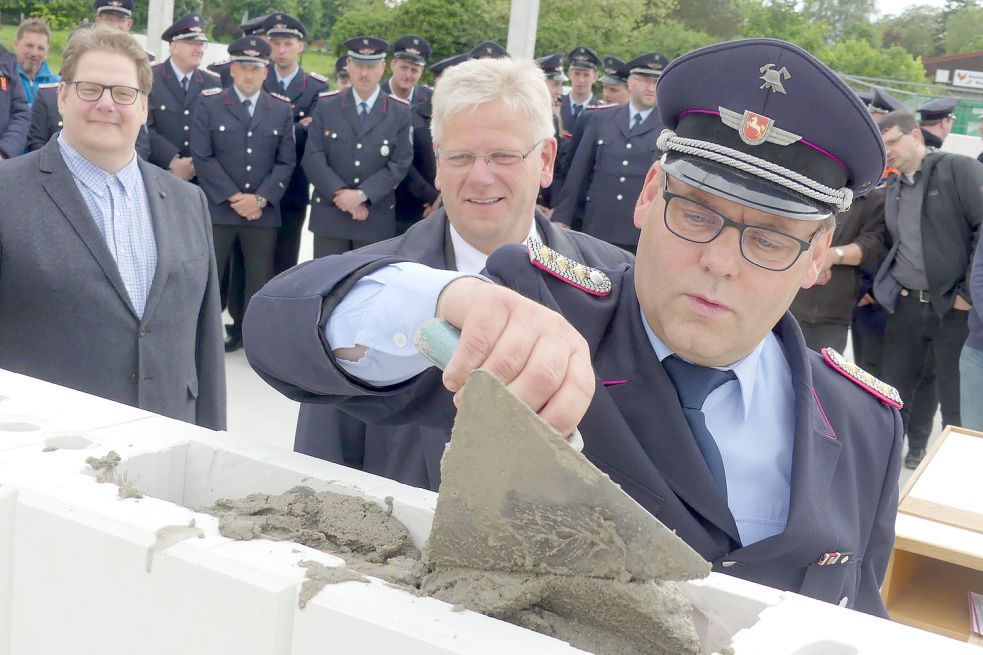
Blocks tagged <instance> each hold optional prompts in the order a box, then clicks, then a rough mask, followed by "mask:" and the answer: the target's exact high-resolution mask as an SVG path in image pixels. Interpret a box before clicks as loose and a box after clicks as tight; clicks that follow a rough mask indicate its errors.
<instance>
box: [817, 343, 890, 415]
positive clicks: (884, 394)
mask: <svg viewBox="0 0 983 655" xmlns="http://www.w3.org/2000/svg"><path fill="white" fill-rule="evenodd" d="M820 352H821V353H822V355H823V359H824V360H826V363H827V364H829V365H830V367H832V368H833V369H834V370H835V371H836V372H837V373H839V374H840V375H842V376H843V377H845V378H846V379H848V380H850V381H851V382H853V383H854V384H855V385H857V386H858V387H860V388H861V389H863V390H864V391H866V392H867V393H869V394H871V395H873V396H874V397H876V398H877V399H878V400H880V401H881V402H882V403H884V404H885V405H890V406H891V407H897V408H898V409H901V407H902V406H903V405H904V403H902V402H901V394H900V393H898V390H897V389H895V388H894V387H892V386H891V385H889V384H887V383H886V382H882V381H880V380H878V379H877V378H875V377H874V376H873V375H871V374H870V373H868V372H867V371H865V370H863V369H862V368H860V367H859V366H857V365H856V364H854V363H853V362H851V361H847V358H846V357H844V356H843V355H841V354H840V353H838V352H836V351H835V350H833V349H832V348H823V349H822V350H821V351H820Z"/></svg>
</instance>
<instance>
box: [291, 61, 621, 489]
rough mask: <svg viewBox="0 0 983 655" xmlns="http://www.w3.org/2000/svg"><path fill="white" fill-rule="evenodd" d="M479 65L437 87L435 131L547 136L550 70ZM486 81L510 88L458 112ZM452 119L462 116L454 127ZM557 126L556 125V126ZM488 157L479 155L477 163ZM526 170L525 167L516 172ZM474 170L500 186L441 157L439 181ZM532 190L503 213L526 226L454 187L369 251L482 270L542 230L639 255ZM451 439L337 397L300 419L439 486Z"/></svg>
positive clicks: (540, 166)
mask: <svg viewBox="0 0 983 655" xmlns="http://www.w3.org/2000/svg"><path fill="white" fill-rule="evenodd" d="M472 67H473V70H472V73H471V75H470V76H468V77H467V78H466V79H463V80H462V79H460V78H454V79H453V80H448V84H447V86H443V85H440V86H438V87H437V88H438V92H437V94H436V95H435V96H434V115H435V120H436V121H438V123H437V125H436V128H435V132H436V133H437V134H440V133H441V131H442V130H447V131H449V130H455V131H457V132H459V133H460V132H463V133H466V134H476V133H479V132H481V131H482V130H489V126H495V127H494V128H493V129H492V130H489V131H500V132H501V135H504V136H507V135H512V137H513V138H514V139H516V140H517V141H518V142H521V144H522V146H521V147H528V143H532V142H533V141H534V140H535V137H536V136H538V135H535V134H530V132H532V129H531V128H530V127H528V126H529V125H538V124H542V126H543V127H544V128H545V125H546V123H547V122H548V121H550V119H551V116H552V111H551V105H552V102H551V98H550V97H549V96H548V95H547V92H546V91H545V85H544V84H543V81H542V78H543V73H542V72H540V70H539V69H538V68H537V67H535V66H533V65H532V64H530V63H522V62H518V61H513V60H511V59H489V60H484V61H482V62H481V63H480V64H479V63H475V64H472ZM481 85H487V86H488V88H491V89H497V90H500V93H495V94H491V95H492V97H493V100H490V101H485V102H483V103H481V104H480V105H479V106H478V109H477V110H475V112H474V114H472V113H471V106H470V105H468V106H466V107H460V106H451V108H450V114H449V115H448V105H449V104H450V103H451V102H452V100H453V99H454V98H456V97H461V96H463V95H465V94H469V93H471V92H473V90H474V88H476V87H480V86H481ZM540 87H542V88H540ZM502 97H504V98H507V99H516V98H519V97H526V98H528V99H529V100H528V102H527V103H526V104H530V105H532V106H534V107H536V109H537V112H536V113H537V116H529V117H528V120H521V121H519V120H516V119H515V117H514V116H513V115H512V114H510V113H509V112H502V111H501V100H495V99H494V98H502ZM489 110H491V111H489ZM518 111H521V109H520V110H518ZM486 114H491V115H493V116H494V115H497V116H498V121H497V123H496V122H493V121H489V120H488V118H487V116H486ZM537 118H538V119H539V120H538V121H537ZM449 123H450V124H452V125H450V126H449V127H445V125H447V124H449ZM479 128H480V129H479ZM548 133H549V134H552V131H550V132H548ZM445 138H446V137H445ZM471 138H472V139H477V138H480V137H471ZM549 141H550V142H551V143H552V144H553V146H554V148H555V143H556V142H555V140H554V139H552V138H550V139H549ZM439 143H440V141H439V140H438V145H439ZM503 143H504V142H503ZM474 149H475V150H476V151H482V150H484V149H485V148H484V147H483V146H482V145H480V144H479V145H476V146H475V148H474ZM547 155H548V156H547ZM554 156H555V149H554V150H551V151H548V152H547V153H545V154H544V155H542V156H541V157H537V160H536V165H535V166H527V167H524V168H523V167H522V164H517V165H516V166H519V168H516V169H515V170H513V168H514V167H508V169H507V170H506V171H504V172H505V173H506V174H505V175H501V177H502V178H503V181H504V180H513V179H514V180H515V181H516V182H517V181H518V180H521V181H522V183H523V186H524V187H528V188H537V189H538V188H541V187H542V186H545V185H548V184H549V180H550V177H551V176H550V173H551V172H552V166H553V163H554ZM484 165H485V164H484V163H482V162H479V161H478V160H477V159H476V160H475V162H474V164H473V165H472V166H474V167H480V166H484ZM516 172H518V173H519V176H518V177H516V176H515V175H514V173H516ZM471 178H475V181H476V182H477V184H476V185H474V187H475V189H482V188H491V187H488V180H486V179H484V178H483V177H482V175H481V173H479V172H478V171H473V172H472V173H470V175H465V176H462V175H461V174H460V172H459V171H457V169H449V168H448V167H447V166H446V165H443V166H441V165H438V173H437V184H438V185H440V186H441V187H442V188H444V189H447V188H448V187H447V186H446V185H450V186H451V187H452V188H453V187H454V186H456V184H455V183H456V182H457V181H458V180H462V179H471ZM514 183H515V182H513V184H514ZM513 188H514V187H513ZM475 189H472V191H474V190H475ZM522 200H523V202H522V204H521V205H516V206H515V207H514V209H515V211H514V213H509V214H508V215H503V216H502V217H501V220H497V221H495V223H497V224H498V225H499V226H500V228H502V227H514V228H516V229H512V230H501V231H498V232H496V233H495V234H494V235H493V236H492V237H491V238H486V236H487V233H483V230H484V229H485V227H484V226H483V225H482V222H483V216H482V215H483V214H485V213H487V210H486V209H481V208H469V207H468V204H469V203H468V201H466V200H465V201H462V200H461V198H460V197H459V196H458V195H457V194H453V193H452V194H450V195H448V196H447V199H446V202H445V206H444V207H441V208H440V209H438V210H436V211H435V212H434V213H433V214H432V215H431V216H429V217H427V218H426V219H424V220H422V221H420V222H419V223H417V224H415V225H413V226H412V227H411V228H410V229H409V230H408V231H407V232H406V234H404V235H402V236H400V237H397V238H395V239H390V240H388V241H384V242H381V243H378V244H373V245H370V246H367V247H365V248H363V249H362V250H360V251H359V252H361V253H367V254H374V255H394V256H398V257H402V258H406V259H409V260H412V261H415V262H418V263H421V264H426V265H427V266H432V267H434V268H439V269H444V270H458V271H464V272H470V273H477V272H479V271H480V270H481V269H482V268H483V267H484V265H485V257H486V256H487V253H490V252H491V251H493V250H495V249H496V248H498V247H499V246H501V245H504V244H506V243H520V242H521V241H522V240H523V239H525V238H526V237H528V236H529V235H530V234H532V233H533V231H535V234H536V235H537V238H538V239H540V240H542V241H544V242H545V243H546V244H548V245H549V247H550V248H552V249H553V250H556V251H557V252H559V253H561V254H563V255H566V256H567V257H570V258H572V259H575V260H577V261H581V262H584V263H586V264H588V265H591V266H604V267H612V266H617V265H618V264H622V263H628V262H630V261H632V259H633V258H632V256H631V255H629V254H628V253H627V252H625V251H623V250H621V249H619V248H616V247H615V246H612V245H610V244H607V243H604V242H603V241H599V240H596V239H594V238H592V237H589V236H587V235H584V234H580V233H577V232H571V231H567V230H563V229H560V228H558V227H556V226H553V225H552V224H550V222H549V221H548V220H547V219H546V217H545V216H543V215H542V214H541V213H540V212H538V211H536V210H535V200H536V195H535V194H532V193H526V194H523V195H522ZM513 217H514V218H513ZM449 439H450V434H449V433H448V431H447V430H445V429H440V428H436V427H428V426H422V425H405V426H395V427H394V426H377V425H369V424H366V423H364V422H362V421H360V420H358V419H355V418H352V417H351V416H349V415H348V414H345V413H344V412H342V411H341V410H339V409H337V408H335V407H333V406H330V405H315V404H305V405H303V406H302V407H301V409H300V416H299V418H298V421H297V435H296V441H295V442H294V450H296V451H298V452H302V453H305V454H308V455H313V456H315V457H320V458H322V459H327V460H330V461H333V462H336V463H339V464H346V465H348V466H353V467H355V468H359V469H362V470H364V471H368V472H369V473H374V474H376V475H381V476H384V477H388V478H391V479H394V480H397V481H399V482H402V483H404V484H410V485H413V486H417V487H424V488H427V489H431V490H434V491H436V490H437V488H438V486H439V485H440V458H441V455H443V452H444V445H445V444H446V443H447V441H448V440H449Z"/></svg>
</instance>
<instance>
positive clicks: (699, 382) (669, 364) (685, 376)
mask: <svg viewBox="0 0 983 655" xmlns="http://www.w3.org/2000/svg"><path fill="white" fill-rule="evenodd" d="M662 366H663V367H665V369H666V373H668V374H669V378H670V379H671V380H672V383H673V384H674V385H676V393H677V394H678V395H679V402H680V403H681V404H682V406H683V415H684V416H686V422H687V423H689V427H690V430H692V432H693V436H694V437H695V438H696V445H697V446H698V447H699V449H700V453H702V454H703V459H704V460H706V463H707V467H708V468H709V469H710V474H711V475H713V479H714V481H715V482H716V483H717V487H718V488H719V489H720V493H721V494H722V495H723V497H724V500H726V499H727V476H726V474H725V473H724V460H723V459H722V458H721V457H720V449H719V448H717V442H716V441H714V440H713V435H711V434H710V430H708V429H707V422H706V416H705V415H704V414H703V403H704V402H705V401H706V399H707V396H709V395H710V393H711V392H712V391H713V390H714V389H716V388H717V387H719V386H720V385H722V384H724V383H725V382H727V381H729V380H734V379H736V378H737V376H736V375H734V372H733V371H720V370H718V369H715V368H707V367H705V366H697V365H695V364H690V363H689V362H684V361H683V360H681V359H680V358H678V357H676V356H675V355H670V356H669V357H666V358H665V359H664V360H662Z"/></svg>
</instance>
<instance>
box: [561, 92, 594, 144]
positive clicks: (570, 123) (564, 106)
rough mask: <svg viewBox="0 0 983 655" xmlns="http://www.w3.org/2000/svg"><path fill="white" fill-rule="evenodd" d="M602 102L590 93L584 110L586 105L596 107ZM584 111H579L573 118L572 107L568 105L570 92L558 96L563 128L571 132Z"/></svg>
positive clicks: (585, 106)
mask: <svg viewBox="0 0 983 655" xmlns="http://www.w3.org/2000/svg"><path fill="white" fill-rule="evenodd" d="M602 103H603V101H602V100H601V99H600V98H598V97H597V96H596V95H591V97H590V100H589V101H588V102H587V104H585V105H584V110H586V109H587V107H597V106H598V105H600V104H602ZM584 113H585V111H581V112H580V114H578V115H577V120H574V118H573V107H571V106H570V94H569V93H565V94H563V96H562V97H561V98H560V118H561V119H562V120H563V129H565V130H566V131H567V132H570V133H571V134H573V131H574V129H576V127H577V121H579V120H580V119H581V118H583V116H584Z"/></svg>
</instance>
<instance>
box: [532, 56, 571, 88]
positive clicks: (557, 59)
mask: <svg viewBox="0 0 983 655" xmlns="http://www.w3.org/2000/svg"><path fill="white" fill-rule="evenodd" d="M536 65H537V66H539V67H540V68H541V69H543V73H545V74H546V79H549V80H556V81H557V82H566V81H567V80H569V79H570V78H569V77H567V76H566V74H565V73H564V72H563V53H562V52H556V53H553V54H552V55H546V56H545V57H539V58H538V59H536Z"/></svg>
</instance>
